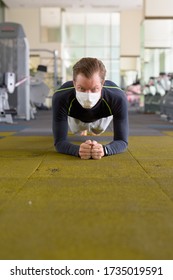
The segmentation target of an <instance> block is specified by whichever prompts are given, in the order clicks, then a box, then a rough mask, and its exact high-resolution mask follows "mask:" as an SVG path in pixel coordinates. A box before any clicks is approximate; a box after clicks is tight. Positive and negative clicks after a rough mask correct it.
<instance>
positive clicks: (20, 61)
mask: <svg viewBox="0 0 173 280" xmlns="http://www.w3.org/2000/svg"><path fill="white" fill-rule="evenodd" d="M6 73H13V74H14V76H15V80H16V82H15V87H14V91H13V93H12V92H11V93H12V94H11V93H10V90H9V86H8V85H7V84H6V82H4V75H7V76H8V75H9V74H6ZM29 76H30V75H29V46H28V41H27V38H26V36H25V33H24V30H23V27H22V26H21V25H20V24H18V23H12V22H3V23H0V87H1V98H0V107H1V110H2V112H3V113H2V115H1V118H0V121H1V122H4V121H7V122H12V114H11V117H10V116H8V117H7V118H5V114H6V110H11V111H16V115H17V118H22V119H26V120H29V119H30V116H31V107H30V87H29V79H30V77H29ZM11 78H12V76H11ZM8 79H9V77H8ZM13 84H14V83H13ZM13 86H14V85H13ZM8 115H9V114H8Z"/></svg>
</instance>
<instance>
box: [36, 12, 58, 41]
mask: <svg viewBox="0 0 173 280" xmlns="http://www.w3.org/2000/svg"><path fill="white" fill-rule="evenodd" d="M60 22H61V10H60V8H41V10H40V25H41V42H61V30H60Z"/></svg>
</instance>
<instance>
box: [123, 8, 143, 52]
mask: <svg viewBox="0 0 173 280" xmlns="http://www.w3.org/2000/svg"><path fill="white" fill-rule="evenodd" d="M141 21H142V11H138V10H135V11H123V12H122V13H121V21H120V34H121V46H120V55H121V56H139V55H140V24H141Z"/></svg>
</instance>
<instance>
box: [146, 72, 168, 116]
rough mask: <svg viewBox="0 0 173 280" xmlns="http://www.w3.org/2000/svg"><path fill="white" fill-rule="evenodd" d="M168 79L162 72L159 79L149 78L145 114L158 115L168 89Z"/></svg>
mask: <svg viewBox="0 0 173 280" xmlns="http://www.w3.org/2000/svg"><path fill="white" fill-rule="evenodd" d="M170 85H171V83H170V77H169V75H167V74H166V73H164V72H161V73H160V74H159V77H157V78H155V77H150V80H149V84H148V85H147V87H148V93H147V94H146V95H145V106H144V107H145V112H147V113H160V111H161V103H162V100H163V97H164V96H165V95H166V94H167V92H168V91H169V89H170Z"/></svg>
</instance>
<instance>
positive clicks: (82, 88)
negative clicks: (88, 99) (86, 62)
mask: <svg viewBox="0 0 173 280" xmlns="http://www.w3.org/2000/svg"><path fill="white" fill-rule="evenodd" d="M73 83H74V87H75V89H76V91H78V92H89V93H91V92H93V93H94V92H100V94H101V90H102V86H103V85H102V83H101V79H100V76H99V74H98V73H95V74H94V75H93V76H92V77H91V78H90V79H88V78H86V77H85V76H84V75H82V74H78V75H77V77H76V80H75V81H73Z"/></svg>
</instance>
